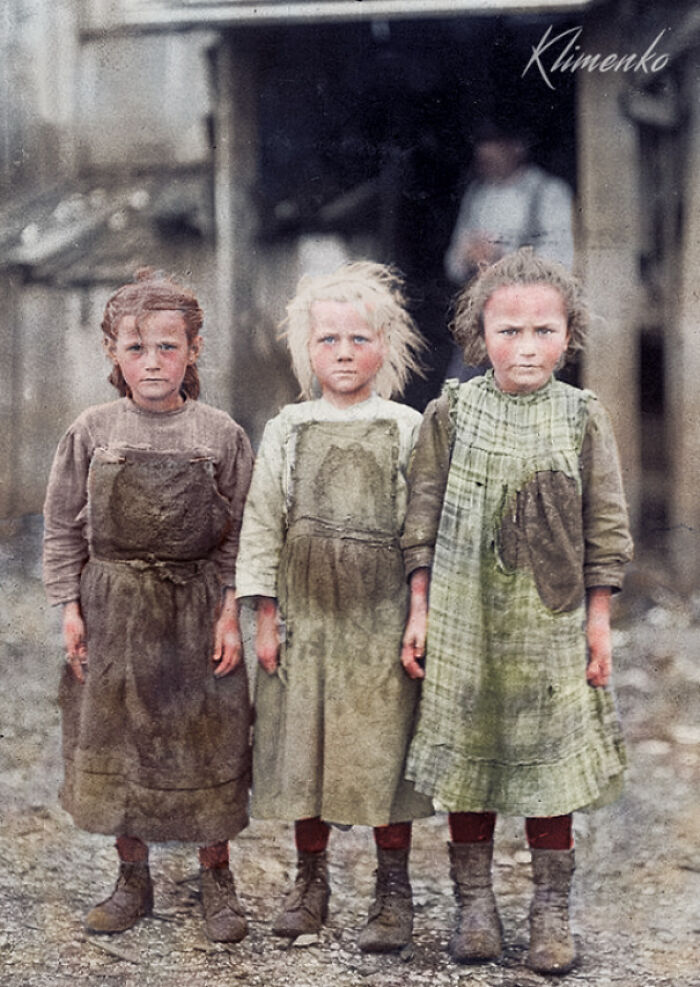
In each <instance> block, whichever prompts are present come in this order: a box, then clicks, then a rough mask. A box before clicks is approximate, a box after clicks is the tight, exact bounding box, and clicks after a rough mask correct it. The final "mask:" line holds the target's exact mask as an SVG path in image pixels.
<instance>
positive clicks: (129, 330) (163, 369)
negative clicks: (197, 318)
mask: <svg viewBox="0 0 700 987" xmlns="http://www.w3.org/2000/svg"><path fill="white" fill-rule="evenodd" d="M200 347H201V337H199V336H197V338H196V339H195V340H194V341H193V342H192V343H188V341H187V330H186V325H185V319H184V316H183V315H182V313H181V312H174V311H162V312H151V313H150V314H149V315H147V316H146V318H145V319H143V320H142V322H141V328H140V329H139V328H137V326H136V319H135V317H134V316H125V317H124V318H123V319H122V320H121V321H120V323H119V327H118V329H117V338H116V340H115V341H111V340H110V341H109V342H108V343H107V351H108V353H109V355H110V357H111V358H112V360H113V361H114V363H116V364H118V365H119V367H120V368H121V372H122V374H123V375H124V380H125V381H126V383H127V384H128V386H129V388H130V390H131V395H132V398H133V401H134V403H135V404H137V405H139V407H141V408H145V409H146V410H148V411H174V410H175V408H178V407H179V406H180V405H181V404H182V402H183V398H182V395H181V393H180V388H181V387H182V381H183V380H184V377H185V371H186V370H187V367H188V366H189V365H190V364H191V363H194V362H195V361H196V359H197V356H198V355H199V350H200Z"/></svg>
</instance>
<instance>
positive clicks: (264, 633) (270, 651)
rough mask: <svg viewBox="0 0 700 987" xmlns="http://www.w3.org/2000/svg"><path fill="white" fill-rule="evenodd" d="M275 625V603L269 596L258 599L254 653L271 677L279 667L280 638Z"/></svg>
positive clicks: (276, 615)
mask: <svg viewBox="0 0 700 987" xmlns="http://www.w3.org/2000/svg"><path fill="white" fill-rule="evenodd" d="M277 624H278V613H277V601H276V600H274V599H273V598H272V597H269V596H262V597H260V599H259V600H258V611H257V623H256V630H255V653H256V654H257V656H258V661H259V662H260V664H261V665H262V667H263V668H264V669H265V671H266V672H267V673H268V675H272V674H273V673H274V672H275V671H276V670H277V666H278V665H279V652H280V636H279V631H278V629H277Z"/></svg>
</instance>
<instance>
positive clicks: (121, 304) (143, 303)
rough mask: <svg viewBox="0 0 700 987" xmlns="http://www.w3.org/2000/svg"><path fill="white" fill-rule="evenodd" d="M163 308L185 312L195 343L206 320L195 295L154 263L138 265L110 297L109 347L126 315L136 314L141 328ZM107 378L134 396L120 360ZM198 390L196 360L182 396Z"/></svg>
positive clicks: (105, 335)
mask: <svg viewBox="0 0 700 987" xmlns="http://www.w3.org/2000/svg"><path fill="white" fill-rule="evenodd" d="M164 311H165V312H180V313H181V314H182V317H183V319H184V322H185V334H186V336H187V342H188V343H189V344H192V343H193V342H194V341H195V339H196V338H197V336H198V335H199V333H200V330H201V328H202V325H203V323H204V313H203V312H202V309H201V308H200V306H199V302H198V301H197V299H196V298H195V296H194V295H193V294H192V292H191V291H189V290H188V289H187V288H183V287H182V285H180V284H178V282H177V281H176V280H175V279H174V278H172V277H168V276H166V275H165V274H163V273H162V272H161V271H156V270H154V269H153V268H151V267H142V268H139V269H138V270H137V271H136V272H135V273H134V280H133V282H130V283H129V284H125V285H122V287H121V288H118V289H117V290H116V291H115V292H114V294H113V295H111V296H110V298H109V299H108V300H107V304H106V306H105V311H104V315H103V317H102V334H103V339H104V341H105V343H106V344H107V348H108V349H109V348H110V344H111V343H114V342H115V341H116V338H117V333H118V331H119V323H120V322H121V320H122V319H123V318H124V317H125V316H133V317H134V318H135V319H136V326H137V328H139V327H140V325H141V323H142V320H143V319H145V318H146V316H147V315H148V314H149V313H151V312H164ZM108 380H109V382H110V384H112V385H113V386H114V387H116V389H117V390H118V391H119V393H120V394H121V396H122V397H129V398H130V397H132V394H131V389H130V388H129V385H128V384H127V382H126V381H125V380H124V375H123V373H122V371H121V367H120V366H119V364H117V363H115V364H114V366H113V367H112V372H111V373H110V375H109V377H108ZM199 391H200V386H199V374H198V373H197V367H196V366H195V364H194V363H191V364H189V365H188V367H187V369H186V371H185V377H184V379H183V381H182V387H181V388H180V392H181V394H182V396H183V397H187V398H191V399H192V400H196V399H197V398H198V397H199Z"/></svg>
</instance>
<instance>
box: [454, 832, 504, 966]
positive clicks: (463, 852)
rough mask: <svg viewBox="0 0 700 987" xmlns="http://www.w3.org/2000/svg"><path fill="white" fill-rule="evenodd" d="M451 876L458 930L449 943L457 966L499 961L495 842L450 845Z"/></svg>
mask: <svg viewBox="0 0 700 987" xmlns="http://www.w3.org/2000/svg"><path fill="white" fill-rule="evenodd" d="M448 847H449V852H450V875H451V877H452V881H453V883H454V894H455V898H456V900H457V905H458V907H459V912H458V918H457V928H456V929H455V931H454V932H453V934H452V938H451V939H450V942H449V946H448V949H449V952H450V956H451V957H452V959H454V960H457V962H458V963H479V962H483V961H486V960H497V959H498V958H499V957H500V955H501V950H502V948H503V944H502V941H501V936H502V926H501V920H500V918H499V915H498V910H497V908H496V899H495V897H494V894H493V887H492V885H491V862H492V860H493V841H492V840H490V841H489V842H488V843H449V844H448Z"/></svg>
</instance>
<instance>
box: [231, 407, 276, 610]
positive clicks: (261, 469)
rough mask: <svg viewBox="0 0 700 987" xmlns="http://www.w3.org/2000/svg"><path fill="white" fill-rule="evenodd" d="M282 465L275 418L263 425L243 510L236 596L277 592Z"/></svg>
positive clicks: (273, 593)
mask: <svg viewBox="0 0 700 987" xmlns="http://www.w3.org/2000/svg"><path fill="white" fill-rule="evenodd" d="M284 468H285V442H284V429H283V426H282V424H281V422H280V420H279V418H276V419H273V420H272V421H270V422H268V424H267V425H266V427H265V431H264V433H263V438H262V442H261V444H260V449H259V451H258V457H257V460H256V463H255V469H254V470H253V478H252V481H251V484H250V490H249V493H248V499H247V501H246V505H245V510H244V512H243V525H242V529H241V543H240V550H239V553H238V564H237V566H236V595H237V596H238V597H239V598H241V597H248V596H271V597H276V596H277V570H278V566H279V560H280V554H281V552H282V546H283V543H284V535H285V531H286V505H285V496H284V491H283V484H282V477H283V471H284Z"/></svg>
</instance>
